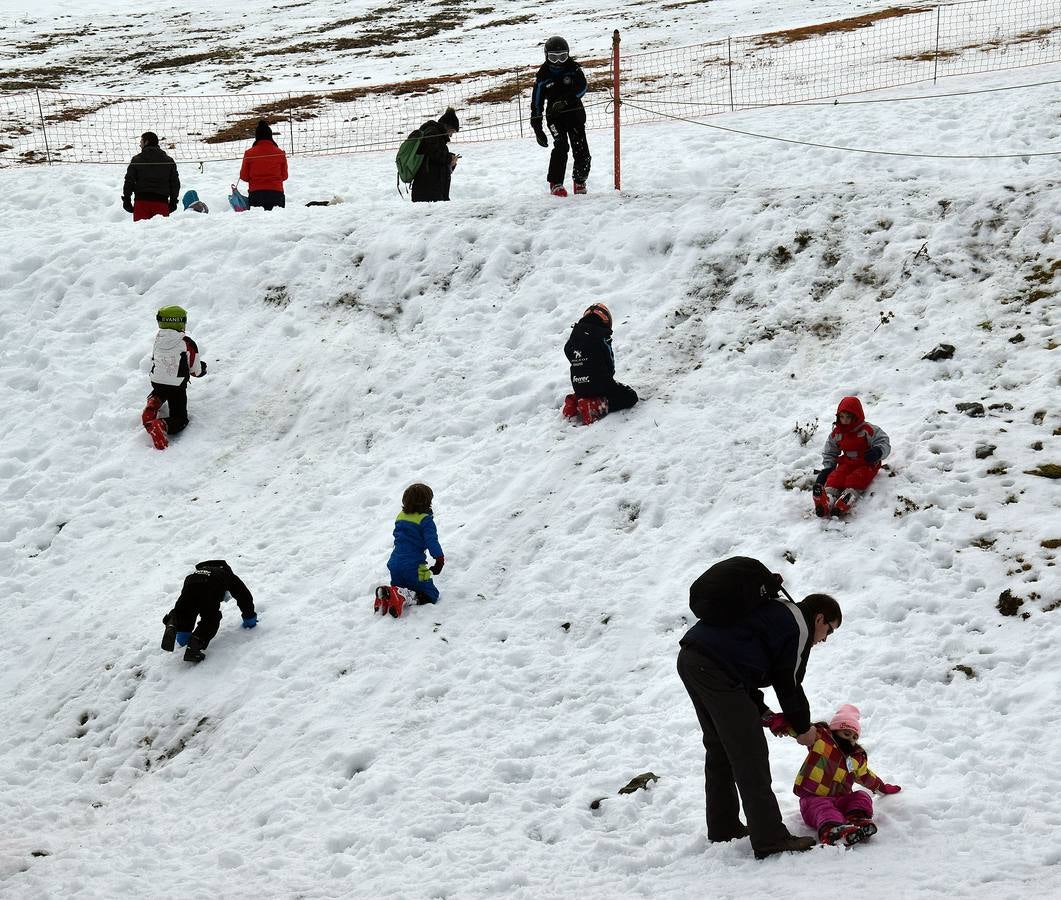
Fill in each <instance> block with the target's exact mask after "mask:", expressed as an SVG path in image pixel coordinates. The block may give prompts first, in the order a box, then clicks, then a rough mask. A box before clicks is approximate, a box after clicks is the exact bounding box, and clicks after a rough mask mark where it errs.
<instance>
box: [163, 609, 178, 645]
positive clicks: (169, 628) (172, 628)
mask: <svg viewBox="0 0 1061 900" xmlns="http://www.w3.org/2000/svg"><path fill="white" fill-rule="evenodd" d="M162 624H163V625H165V626H166V630H165V631H163V632H162V649H163V650H165V651H166V652H167V653H172V652H173V648H174V646H175V645H176V643H177V626H176V625H174V624H173V623H172V622H170V620H169V616H168V615H167V616H166V618H164V619H163V620H162Z"/></svg>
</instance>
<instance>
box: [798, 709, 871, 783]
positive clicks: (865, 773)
mask: <svg viewBox="0 0 1061 900" xmlns="http://www.w3.org/2000/svg"><path fill="white" fill-rule="evenodd" d="M815 724H816V725H817V726H818V740H816V741H815V742H814V746H813V747H811V749H810V751H809V752H808V753H807V758H806V759H805V760H804V761H803V765H802V766H801V767H800V770H799V772H798V773H797V775H796V784H795V787H793V788H792V793H794V794H796V795H798V796H800V797H837V796H841V795H843V794H850V793H851V792H852V791H853V790H854V789H855V782H856V781H857V782H858V783H859V784H861V785H862V786H863V787H865V788H868V789H869V790H871V791H874V792H876V791H879V790H880V789H881V787H882V786H883V784H884V782H883V781H882V780H881V779H880V778H879V777H877V775H876V774H875V773H874V772H873V770H872V769H870V767H869V761H868V759H867V757H866V751H865V750H863V749H862V748H861V747H860V746H859V745H858V744H855V751H854V753H852V754H851V755H850V756H848V755H847V754H846V753H844V751H843V750H841V749H840V748H839V747H838V746H837V744H836V739H835V738H834V737H833V733H832V732H831V731H830V730H829V727H828V726H827V725H824V724H823V723H821V722H817V723H815Z"/></svg>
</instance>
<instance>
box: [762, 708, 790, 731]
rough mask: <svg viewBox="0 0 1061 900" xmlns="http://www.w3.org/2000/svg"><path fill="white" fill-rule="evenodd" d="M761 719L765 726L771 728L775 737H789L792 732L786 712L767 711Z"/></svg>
mask: <svg viewBox="0 0 1061 900" xmlns="http://www.w3.org/2000/svg"><path fill="white" fill-rule="evenodd" d="M761 721H762V724H763V728H769V729H770V732H771V733H772V734H773V735H774V736H775V737H787V736H788V735H790V734H791V733H792V728H791V727H790V726H789V724H788V719H786V718H785V714H784V713H767V714H766V715H765V716H763V718H762V720H761Z"/></svg>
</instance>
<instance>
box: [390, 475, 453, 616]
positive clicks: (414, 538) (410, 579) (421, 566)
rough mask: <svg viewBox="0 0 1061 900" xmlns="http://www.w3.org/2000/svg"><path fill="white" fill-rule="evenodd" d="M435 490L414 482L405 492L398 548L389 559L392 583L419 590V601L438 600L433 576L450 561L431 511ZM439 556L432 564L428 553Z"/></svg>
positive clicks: (398, 522)
mask: <svg viewBox="0 0 1061 900" xmlns="http://www.w3.org/2000/svg"><path fill="white" fill-rule="evenodd" d="M434 496H435V495H434V492H433V491H432V490H431V488H429V487H428V486H427V485H426V484H411V485H409V487H407V488H406V489H405V493H404V494H402V511H401V512H400V513H398V517H397V519H395V520H394V550H392V551H391V556H390V559H389V560H387V568H388V569H389V570H390V574H391V584H392V585H394V586H395V587H403V588H409V589H410V590H413V591H416V599H417V602H418V603H438V588H437V587H435V583H434V582H433V581H432V580H431V576H432V575H438V574H439V573H440V572H441V571H442V567H443V566H444V565H445V564H446V558H445V556H443V555H442V547H441V545H440V544H439V542H438V531H437V530H436V528H435V519H434V517H433V516H432V515H431V501H432V500H433V499H434ZM425 551H426V552H428V553H430V554H431V555H432V556H433V557H434V558H435V564H434V565H433V566H429V565H428V564H427V557H426V556H425V555H424V553H425Z"/></svg>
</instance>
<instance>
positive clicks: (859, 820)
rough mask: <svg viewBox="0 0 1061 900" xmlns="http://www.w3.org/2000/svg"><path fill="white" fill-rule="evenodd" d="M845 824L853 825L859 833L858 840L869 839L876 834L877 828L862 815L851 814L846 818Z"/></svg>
mask: <svg viewBox="0 0 1061 900" xmlns="http://www.w3.org/2000/svg"><path fill="white" fill-rule="evenodd" d="M847 824H848V825H854V826H855V827H856V828H857V829H858V830H859V831H860V832H861V833H862V837H861V838H860V840H863V841H864V840H865V839H866V838H871V837H873V835H875V834H876V833H877V826H876V825H874V824H873V822H872V821H870V820H869V819H867V818H866V816H865V814H864V813H860V812H853V813H851V814H850V815H848V817H847Z"/></svg>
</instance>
